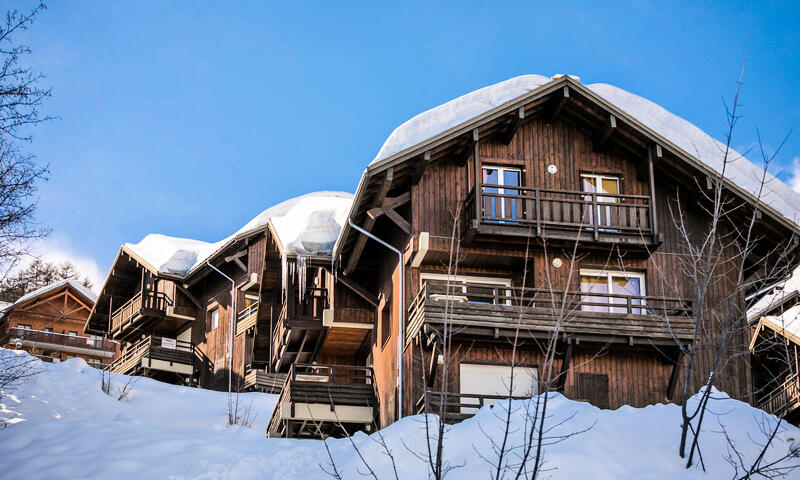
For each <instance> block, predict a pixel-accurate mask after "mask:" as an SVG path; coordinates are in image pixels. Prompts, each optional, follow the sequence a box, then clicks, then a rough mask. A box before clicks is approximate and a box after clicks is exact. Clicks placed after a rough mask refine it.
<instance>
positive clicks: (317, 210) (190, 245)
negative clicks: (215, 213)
mask: <svg viewBox="0 0 800 480" xmlns="http://www.w3.org/2000/svg"><path fill="white" fill-rule="evenodd" d="M352 202H353V195H352V194H350V193H347V192H312V193H308V194H305V195H302V196H299V197H295V198H292V199H289V200H286V201H283V202H281V203H279V204H277V205H274V206H272V207H270V208H267V209H266V210H264V211H263V212H261V213H260V214H258V215H257V216H256V217H254V218H253V219H252V220H250V221H249V222H247V223H246V224H245V225H244V226H243V227H242V228H240V229H239V230H237V231H236V232H234V233H233V234H232V235H230V236H228V237H226V238H224V239H222V240H220V241H218V242H214V243H210V242H203V241H200V240H192V239H188V238H178V237H169V236H166V235H161V234H149V235H147V236H145V237H144V238H143V239H142V240H141V241H140V242H139V243H126V244H125V248H127V249H128V250H129V251H130V252H131V253H133V254H134V255H136V256H137V257H139V259H141V260H142V261H144V262H147V263H148V264H149V265H150V266H151V267H152V268H153V269H155V270H157V271H158V272H159V273H165V274H174V275H181V276H182V275H187V274H188V273H190V272H192V271H193V270H195V269H197V268H199V267H200V266H201V265H202V264H203V262H205V261H206V260H208V259H210V258H212V257H213V256H214V254H216V253H217V252H218V251H220V250H221V249H223V248H225V247H226V246H227V245H229V244H230V243H231V242H233V241H235V240H236V239H238V238H242V237H245V236H247V235H249V234H251V233H254V232H255V231H257V230H260V229H263V228H265V227H266V226H267V225H268V224H270V223H271V224H272V225H273V230H274V231H275V234H276V235H277V236H278V240H279V241H280V243H281V245H283V247H284V249H285V252H284V253H286V254H289V255H294V254H296V255H330V253H331V250H332V248H333V244H334V242H335V241H336V238H337V236H338V235H339V231H340V230H341V228H342V225H344V222H345V221H346V220H347V213H348V211H349V210H350V205H351V204H352Z"/></svg>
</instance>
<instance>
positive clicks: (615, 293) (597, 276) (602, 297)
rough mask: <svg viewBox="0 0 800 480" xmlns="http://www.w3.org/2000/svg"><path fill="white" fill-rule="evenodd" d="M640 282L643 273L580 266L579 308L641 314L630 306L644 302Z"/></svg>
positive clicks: (638, 309)
mask: <svg viewBox="0 0 800 480" xmlns="http://www.w3.org/2000/svg"><path fill="white" fill-rule="evenodd" d="M644 283H645V282H644V274H643V273H638V272H620V271H608V270H591V269H581V310H583V311H589V312H610V313H622V314H628V313H632V314H635V315H639V314H642V313H643V309H641V308H635V307H631V306H638V305H644V298H642V297H644V296H645V295H646V293H645V284H644ZM616 305H621V306H616Z"/></svg>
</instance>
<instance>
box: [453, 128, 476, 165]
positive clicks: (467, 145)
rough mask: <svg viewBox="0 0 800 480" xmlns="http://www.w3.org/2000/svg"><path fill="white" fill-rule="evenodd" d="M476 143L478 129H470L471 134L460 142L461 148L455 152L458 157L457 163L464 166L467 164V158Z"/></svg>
mask: <svg viewBox="0 0 800 480" xmlns="http://www.w3.org/2000/svg"><path fill="white" fill-rule="evenodd" d="M477 144H478V129H477V128H473V129H472V136H471V137H470V138H469V139H467V140H465V141H464V143H463V144H462V147H461V150H460V151H459V152H458V153H457V154H456V155H457V157H458V158H459V161H458V165H459V166H464V165H466V164H467V160H469V156H470V154H472V152H473V150H474V149H475V146H476V145H477Z"/></svg>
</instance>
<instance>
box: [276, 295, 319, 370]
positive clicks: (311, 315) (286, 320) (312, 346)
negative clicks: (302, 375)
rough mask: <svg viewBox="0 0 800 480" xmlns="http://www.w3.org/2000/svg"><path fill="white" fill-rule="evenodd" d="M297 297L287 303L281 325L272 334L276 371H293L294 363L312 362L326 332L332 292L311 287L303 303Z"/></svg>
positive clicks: (280, 316) (282, 310) (280, 315)
mask: <svg viewBox="0 0 800 480" xmlns="http://www.w3.org/2000/svg"><path fill="white" fill-rule="evenodd" d="M292 298H293V297H291V296H290V297H289V299H288V300H287V301H286V302H285V303H284V304H283V306H282V309H281V312H280V314H279V316H278V323H277V324H276V325H275V330H274V331H273V333H272V359H271V362H272V365H273V370H274V371H277V372H280V371H286V370H288V369H289V365H290V364H291V363H292V362H311V361H313V360H314V359H313V358H312V357H313V355H314V352H315V350H316V349H317V346H318V342H319V340H320V336H321V335H322V332H323V331H324V328H325V327H324V326H323V325H322V315H323V312H324V311H325V309H326V308H328V291H327V290H326V289H324V288H309V289H308V292H307V293H306V295H305V296H304V297H303V301H302V302H299V303H295V302H293V301H292Z"/></svg>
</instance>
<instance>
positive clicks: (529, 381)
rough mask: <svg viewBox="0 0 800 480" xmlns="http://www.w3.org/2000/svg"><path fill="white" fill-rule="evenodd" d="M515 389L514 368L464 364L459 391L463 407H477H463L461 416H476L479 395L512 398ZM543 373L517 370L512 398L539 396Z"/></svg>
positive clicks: (490, 402) (533, 368)
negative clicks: (465, 405)
mask: <svg viewBox="0 0 800 480" xmlns="http://www.w3.org/2000/svg"><path fill="white" fill-rule="evenodd" d="M509 385H511V367H510V366H507V365H485V364H479V363H462V364H460V365H459V391H460V393H461V395H462V397H461V398H462V400H461V403H463V404H470V405H471V404H475V405H476V406H475V407H464V406H462V407H461V413H475V412H477V411H478V408H477V407H478V406H479V405H480V403H479V399H478V397H477V396H476V397H470V396H469V395H470V394H476V395H501V396H503V397H506V398H507V397H508V393H509V390H508V388H509ZM538 385H539V369H538V368H536V367H520V366H516V367H514V390H513V391H512V392H511V396H514V397H525V396H531V395H535V394H536V393H537V392H538ZM496 401H497V399H486V400H485V401H484V403H487V404H489V405H492V404H494V402H496Z"/></svg>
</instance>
